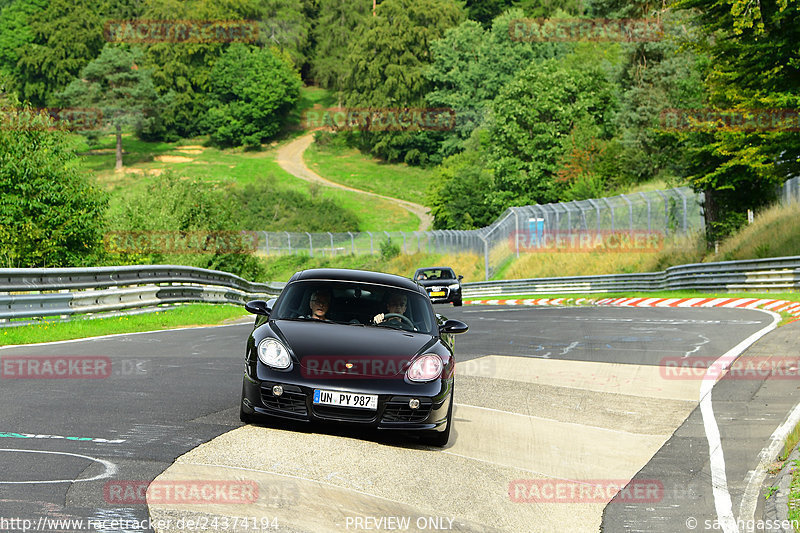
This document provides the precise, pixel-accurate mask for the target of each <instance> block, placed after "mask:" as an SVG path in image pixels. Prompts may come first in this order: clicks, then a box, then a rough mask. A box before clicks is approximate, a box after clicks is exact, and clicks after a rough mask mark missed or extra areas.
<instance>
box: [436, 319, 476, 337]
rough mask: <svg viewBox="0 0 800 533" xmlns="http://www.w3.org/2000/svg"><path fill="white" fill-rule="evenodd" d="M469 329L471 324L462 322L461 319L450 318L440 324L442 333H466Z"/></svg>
mask: <svg viewBox="0 0 800 533" xmlns="http://www.w3.org/2000/svg"><path fill="white" fill-rule="evenodd" d="M468 329H469V326H468V325H466V324H464V323H463V322H461V321H460V320H452V319H451V320H448V321H447V322H445V323H444V324H442V325H441V326H439V332H440V333H450V334H457V333H466V332H467V330H468Z"/></svg>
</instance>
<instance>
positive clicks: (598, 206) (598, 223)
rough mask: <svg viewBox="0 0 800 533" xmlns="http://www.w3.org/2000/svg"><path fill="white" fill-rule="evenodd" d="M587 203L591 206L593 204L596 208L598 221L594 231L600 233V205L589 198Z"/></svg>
mask: <svg viewBox="0 0 800 533" xmlns="http://www.w3.org/2000/svg"><path fill="white" fill-rule="evenodd" d="M587 201H588V202H589V203H590V204H592V207H594V210H595V213H596V214H597V219H596V220H595V228H594V229H595V230H596V231H598V232H599V231H600V205H599V204H598V203H597V202H595V201H594V200H593V199H591V198H589V199H588V200H587ZM586 229H589V228H586Z"/></svg>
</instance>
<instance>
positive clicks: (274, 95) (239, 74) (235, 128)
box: [206, 43, 302, 149]
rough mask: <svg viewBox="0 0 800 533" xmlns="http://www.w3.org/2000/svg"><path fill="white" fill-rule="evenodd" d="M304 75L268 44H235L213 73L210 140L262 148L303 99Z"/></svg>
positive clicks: (222, 144) (208, 123)
mask: <svg viewBox="0 0 800 533" xmlns="http://www.w3.org/2000/svg"><path fill="white" fill-rule="evenodd" d="M301 85H302V82H301V80H300V75H299V74H298V73H297V72H295V70H294V69H293V68H292V66H291V64H290V63H289V62H288V61H287V60H286V59H284V58H282V57H279V56H278V55H276V54H275V53H274V52H272V51H271V50H269V49H266V48H248V47H247V46H245V45H244V44H242V43H236V44H233V45H231V47H230V48H228V49H227V50H226V51H225V52H224V53H223V54H222V56H221V57H220V58H219V59H218V60H217V62H216V63H215V64H214V68H213V70H212V72H211V97H210V101H211V106H210V109H209V110H208V114H207V116H206V122H207V125H208V129H209V131H210V133H211V142H212V143H214V144H216V145H218V146H241V145H244V146H245V147H247V148H251V149H252V148H260V146H261V143H262V142H263V141H266V140H268V139H270V138H271V137H274V136H275V135H276V134H277V133H278V132H279V131H280V129H281V126H282V125H283V123H284V122H285V120H286V118H287V116H288V115H289V112H290V111H291V110H292V107H293V106H294V105H295V103H296V102H297V100H298V99H299V97H300V87H301Z"/></svg>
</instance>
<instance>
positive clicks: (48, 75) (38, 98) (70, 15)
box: [4, 0, 103, 106]
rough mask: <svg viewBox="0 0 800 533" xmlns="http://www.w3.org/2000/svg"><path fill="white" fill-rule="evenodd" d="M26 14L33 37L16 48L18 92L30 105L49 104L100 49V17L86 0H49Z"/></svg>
mask: <svg viewBox="0 0 800 533" xmlns="http://www.w3.org/2000/svg"><path fill="white" fill-rule="evenodd" d="M4 11H5V10H4ZM28 17H29V24H30V31H31V33H32V35H33V38H32V40H31V41H29V42H25V43H24V44H22V46H21V47H20V48H19V61H18V62H17V67H18V71H17V74H16V76H17V83H18V84H19V85H18V92H19V95H20V98H21V99H22V100H28V101H30V102H31V103H32V104H33V105H36V106H43V105H49V104H50V103H52V97H53V96H54V95H55V93H57V92H58V91H60V90H62V89H63V88H64V87H66V86H67V84H69V82H70V81H72V79H73V78H74V77H75V76H76V75H77V74H78V73H79V72H80V70H81V69H82V68H83V67H84V66H86V65H87V64H88V63H89V62H90V61H91V60H92V59H94V58H95V57H97V55H98V54H99V53H100V50H101V49H102V48H103V19H102V17H101V15H100V13H98V11H97V9H96V7H95V5H94V4H93V3H90V2H88V1H87V0H50V1H49V2H48V3H47V7H45V8H44V10H42V11H37V12H36V14H35V16H33V14H32V13H29V14H28ZM24 39H25V40H26V41H27V38H24Z"/></svg>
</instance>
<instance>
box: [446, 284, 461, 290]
mask: <svg viewBox="0 0 800 533" xmlns="http://www.w3.org/2000/svg"><path fill="white" fill-rule="evenodd" d="M458 287H459V285H458V283H453V284H452V285H448V286H447V288H448V289H450V290H451V291H455V290H458Z"/></svg>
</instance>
